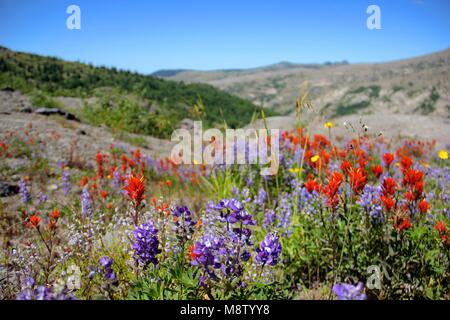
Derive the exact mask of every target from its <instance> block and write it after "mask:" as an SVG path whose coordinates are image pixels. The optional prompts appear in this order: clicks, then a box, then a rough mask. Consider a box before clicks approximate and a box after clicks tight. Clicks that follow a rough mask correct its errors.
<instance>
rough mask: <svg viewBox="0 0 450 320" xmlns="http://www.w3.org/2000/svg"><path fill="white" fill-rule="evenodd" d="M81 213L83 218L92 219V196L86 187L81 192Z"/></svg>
mask: <svg viewBox="0 0 450 320" xmlns="http://www.w3.org/2000/svg"><path fill="white" fill-rule="evenodd" d="M81 213H82V214H83V217H86V216H87V217H90V216H91V215H92V203H91V195H90V194H89V189H88V187H85V188H84V189H83V191H82V192H81Z"/></svg>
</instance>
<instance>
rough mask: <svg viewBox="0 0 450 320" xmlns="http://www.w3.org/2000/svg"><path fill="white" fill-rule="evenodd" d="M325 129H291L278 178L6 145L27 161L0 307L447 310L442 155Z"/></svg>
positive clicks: (2, 256)
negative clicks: (345, 305) (72, 157)
mask: <svg viewBox="0 0 450 320" xmlns="http://www.w3.org/2000/svg"><path fill="white" fill-rule="evenodd" d="M324 126H325V128H326V130H327V131H328V133H329V134H328V135H327V136H324V135H320V134H315V133H314V132H309V130H308V128H306V127H298V129H296V130H293V131H282V132H281V134H280V137H279V141H278V142H279V147H280V152H279V159H278V160H279V168H278V172H277V173H276V174H274V175H260V169H261V168H260V166H259V165H258V164H245V165H238V164H226V165H225V164H220V165H206V164H202V163H197V164H192V165H184V164H176V163H174V161H172V159H171V158H157V157H154V158H153V157H150V156H149V155H146V154H145V152H144V151H143V150H140V149H138V148H134V149H129V148H126V147H124V146H122V145H119V144H111V145H110V148H109V149H106V150H97V153H96V156H95V158H92V159H87V161H86V162H85V163H78V162H76V161H61V162H55V163H53V162H52V161H50V160H48V159H46V158H45V157H44V156H43V155H42V147H43V146H45V144H46V141H43V140H42V141H37V140H35V139H34V137H33V136H32V135H30V134H29V133H28V132H27V130H24V131H22V132H10V133H8V134H5V135H3V137H2V140H1V142H0V162H2V163H3V162H5V161H9V160H12V159H20V158H24V157H26V158H28V159H29V160H30V165H29V166H27V167H26V168H25V169H21V170H20V171H19V172H15V173H14V174H15V175H16V176H17V179H18V181H19V190H18V194H17V195H14V196H10V197H7V198H6V197H5V198H2V200H1V207H0V215H1V220H0V223H1V228H0V230H1V233H0V236H1V240H2V242H1V245H2V247H1V251H0V268H1V269H0V271H1V281H0V296H1V298H2V299H20V300H32V299H40V300H55V299H57V300H60V299H63V300H66V299H77V300H83V299H111V300H118V299H192V300H218V299H220V300H222V299H283V300H284V299H343V300H363V299H449V298H450V292H449V288H450V286H449V259H450V250H449V248H450V230H449V227H450V225H449V223H450V210H449V198H450V190H449V186H450V166H449V160H448V152H447V151H446V150H441V149H439V148H437V147H436V144H435V142H432V141H431V142H427V141H420V140H410V139H403V140H400V141H396V142H395V143H394V142H391V141H388V140H387V139H385V138H384V137H383V136H381V135H376V136H375V135H371V134H368V133H365V132H363V133H360V134H355V135H354V136H352V135H350V134H349V135H348V136H345V137H339V136H333V123H332V122H326V123H325V124H324ZM268 143H269V144H270V143H271V142H270V141H269V142H268ZM75 151H76V150H75ZM54 152H59V151H58V150H55V151H54ZM61 152H63V151H61ZM247 155H248V154H247ZM248 156H249V155H248ZM1 174H2V175H4V176H7V175H10V174H12V173H11V172H8V170H6V169H5V168H4V167H2V171H1ZM49 185H50V186H51V187H50V188H49V187H48V186H49Z"/></svg>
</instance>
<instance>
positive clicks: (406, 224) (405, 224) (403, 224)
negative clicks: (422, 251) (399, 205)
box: [395, 218, 411, 231]
mask: <svg viewBox="0 0 450 320" xmlns="http://www.w3.org/2000/svg"><path fill="white" fill-rule="evenodd" d="M395 228H396V229H397V230H398V231H404V230H407V229H409V228H411V222H410V221H409V218H403V219H401V220H400V222H397V224H396V225H395Z"/></svg>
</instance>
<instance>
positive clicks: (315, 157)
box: [311, 154, 319, 163]
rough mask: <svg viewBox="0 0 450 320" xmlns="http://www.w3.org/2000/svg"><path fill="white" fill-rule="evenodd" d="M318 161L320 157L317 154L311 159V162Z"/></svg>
mask: <svg viewBox="0 0 450 320" xmlns="http://www.w3.org/2000/svg"><path fill="white" fill-rule="evenodd" d="M317 160H319V155H318V154H316V155H315V156H313V157H311V162H313V163H314V162H317Z"/></svg>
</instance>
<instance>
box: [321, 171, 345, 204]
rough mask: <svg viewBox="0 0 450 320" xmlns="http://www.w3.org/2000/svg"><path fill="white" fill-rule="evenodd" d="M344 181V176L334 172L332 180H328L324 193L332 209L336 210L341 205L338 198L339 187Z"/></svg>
mask: <svg viewBox="0 0 450 320" xmlns="http://www.w3.org/2000/svg"><path fill="white" fill-rule="evenodd" d="M342 181H343V177H342V175H341V174H340V173H339V172H337V171H334V172H333V173H332V174H331V177H330V179H329V180H328V185H327V186H326V187H325V189H324V193H325V194H326V196H327V197H328V205H329V206H330V207H332V208H335V207H336V206H337V205H338V203H339V198H338V196H337V193H338V190H339V187H340V186H341V184H342Z"/></svg>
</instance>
